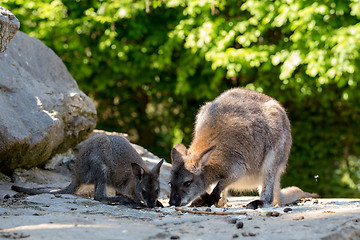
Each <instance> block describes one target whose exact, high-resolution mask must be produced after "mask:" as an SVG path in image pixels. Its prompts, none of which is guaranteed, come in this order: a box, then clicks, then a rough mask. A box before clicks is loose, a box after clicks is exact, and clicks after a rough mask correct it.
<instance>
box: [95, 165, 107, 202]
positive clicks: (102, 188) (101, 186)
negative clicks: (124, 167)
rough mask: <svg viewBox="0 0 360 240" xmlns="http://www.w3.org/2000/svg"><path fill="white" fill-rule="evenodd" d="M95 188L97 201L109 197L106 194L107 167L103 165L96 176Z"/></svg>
mask: <svg viewBox="0 0 360 240" xmlns="http://www.w3.org/2000/svg"><path fill="white" fill-rule="evenodd" d="M94 183H95V186H94V188H95V190H94V199H95V200H97V201H100V202H102V201H105V202H106V201H107V200H106V199H107V198H108V196H107V194H106V183H107V168H106V166H102V169H98V171H97V173H96V177H95V179H94Z"/></svg>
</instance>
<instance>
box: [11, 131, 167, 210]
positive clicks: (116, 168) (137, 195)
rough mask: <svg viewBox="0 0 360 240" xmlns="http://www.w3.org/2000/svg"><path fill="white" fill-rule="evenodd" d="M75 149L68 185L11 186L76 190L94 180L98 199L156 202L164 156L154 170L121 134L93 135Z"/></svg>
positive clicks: (66, 191)
mask: <svg viewBox="0 0 360 240" xmlns="http://www.w3.org/2000/svg"><path fill="white" fill-rule="evenodd" d="M74 151H75V154H76V162H75V166H74V176H73V180H72V182H71V183H70V185H69V186H67V187H66V188H64V189H60V190H42V189H40V190H38V189H31V188H22V187H19V186H12V189H13V190H15V191H19V192H24V193H28V194H40V193H75V192H76V191H77V190H78V188H79V187H80V186H81V184H95V192H94V198H95V200H99V201H104V202H119V203H121V204H126V205H130V206H138V205H139V204H140V203H141V202H142V203H144V204H145V205H146V206H148V207H154V206H155V204H156V203H157V197H158V195H159V173H160V167H161V165H162V163H163V160H161V161H160V162H159V163H158V164H157V165H156V166H155V167H154V168H153V169H152V170H150V169H148V167H147V166H146V164H145V162H144V161H143V160H142V158H141V156H140V155H139V154H138V153H137V152H136V150H135V149H134V148H133V147H132V146H131V144H130V143H129V141H128V140H127V139H125V138H124V137H122V136H120V135H106V134H98V135H94V136H92V137H90V138H88V139H87V140H85V141H83V142H81V143H80V144H78V145H77V146H76V147H75V149H74ZM106 185H108V186H111V187H113V188H114V189H115V190H116V191H117V192H118V193H120V194H121V196H118V197H109V196H107V194H106ZM158 204H159V203H158Z"/></svg>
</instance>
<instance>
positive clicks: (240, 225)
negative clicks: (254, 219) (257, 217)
mask: <svg viewBox="0 0 360 240" xmlns="http://www.w3.org/2000/svg"><path fill="white" fill-rule="evenodd" d="M243 227H244V223H243V222H238V223H236V228H237V229H240V228H243Z"/></svg>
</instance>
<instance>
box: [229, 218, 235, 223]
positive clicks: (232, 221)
mask: <svg viewBox="0 0 360 240" xmlns="http://www.w3.org/2000/svg"><path fill="white" fill-rule="evenodd" d="M236 222H237V218H232V219H230V220H229V223H231V224H235V223H236Z"/></svg>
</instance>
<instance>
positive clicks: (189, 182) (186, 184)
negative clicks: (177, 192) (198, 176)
mask: <svg viewBox="0 0 360 240" xmlns="http://www.w3.org/2000/svg"><path fill="white" fill-rule="evenodd" d="M191 183H192V181H186V182H184V186H185V187H188V186H190V185H191Z"/></svg>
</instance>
